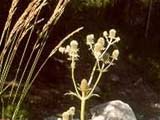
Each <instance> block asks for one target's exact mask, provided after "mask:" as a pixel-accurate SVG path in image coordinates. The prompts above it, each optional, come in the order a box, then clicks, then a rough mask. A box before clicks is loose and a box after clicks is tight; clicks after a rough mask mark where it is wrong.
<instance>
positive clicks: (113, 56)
mask: <svg viewBox="0 0 160 120" xmlns="http://www.w3.org/2000/svg"><path fill="white" fill-rule="evenodd" d="M118 56H119V50H118V49H116V50H114V51H113V52H112V58H113V59H115V60H117V59H118Z"/></svg>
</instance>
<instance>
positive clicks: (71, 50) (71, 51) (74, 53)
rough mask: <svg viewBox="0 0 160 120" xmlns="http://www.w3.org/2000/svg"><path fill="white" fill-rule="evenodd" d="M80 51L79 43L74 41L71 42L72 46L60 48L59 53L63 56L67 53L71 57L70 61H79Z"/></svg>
mask: <svg viewBox="0 0 160 120" xmlns="http://www.w3.org/2000/svg"><path fill="white" fill-rule="evenodd" d="M78 51H79V49H78V42H77V41H76V40H72V41H71V42H70V45H67V46H66V47H60V48H59V52H61V53H62V54H64V53H65V54H68V55H69V60H71V59H72V58H74V59H75V60H77V59H78V57H79V55H78Z"/></svg>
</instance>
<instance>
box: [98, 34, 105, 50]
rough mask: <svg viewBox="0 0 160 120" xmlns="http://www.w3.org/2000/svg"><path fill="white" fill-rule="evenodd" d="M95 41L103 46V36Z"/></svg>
mask: <svg viewBox="0 0 160 120" xmlns="http://www.w3.org/2000/svg"><path fill="white" fill-rule="evenodd" d="M97 43H99V44H100V45H102V46H103V47H104V46H105V39H104V38H103V37H100V38H99V39H98V40H97ZM103 49H104V48H103Z"/></svg>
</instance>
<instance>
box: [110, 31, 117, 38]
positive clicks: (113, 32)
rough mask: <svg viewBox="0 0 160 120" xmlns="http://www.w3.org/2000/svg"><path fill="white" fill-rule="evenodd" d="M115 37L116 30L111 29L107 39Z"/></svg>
mask: <svg viewBox="0 0 160 120" xmlns="http://www.w3.org/2000/svg"><path fill="white" fill-rule="evenodd" d="M115 37H116V30H115V29H111V30H110V31H109V38H111V39H114V38H115Z"/></svg>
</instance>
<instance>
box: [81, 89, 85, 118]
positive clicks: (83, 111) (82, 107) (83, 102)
mask: <svg viewBox="0 0 160 120" xmlns="http://www.w3.org/2000/svg"><path fill="white" fill-rule="evenodd" d="M85 105H86V99H85V93H84V92H82V98H81V114H80V120H85Z"/></svg>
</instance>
